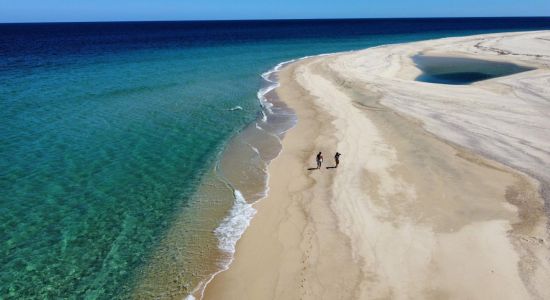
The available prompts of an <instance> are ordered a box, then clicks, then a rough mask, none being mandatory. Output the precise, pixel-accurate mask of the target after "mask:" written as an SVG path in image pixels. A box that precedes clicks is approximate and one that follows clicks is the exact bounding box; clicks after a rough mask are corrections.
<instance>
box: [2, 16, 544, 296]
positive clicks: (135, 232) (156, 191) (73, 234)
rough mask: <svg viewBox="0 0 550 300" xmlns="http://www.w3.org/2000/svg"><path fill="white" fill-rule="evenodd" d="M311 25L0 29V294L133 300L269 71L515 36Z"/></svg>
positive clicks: (254, 103)
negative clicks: (385, 50)
mask: <svg viewBox="0 0 550 300" xmlns="http://www.w3.org/2000/svg"><path fill="white" fill-rule="evenodd" d="M317 22H321V24H319V23H315V22H311V23H307V22H305V23H303V22H302V23H296V24H294V23H290V24H286V23H277V22H275V23H269V22H267V23H264V24H259V23H242V22H241V23H238V26H237V25H231V24H229V25H228V24H226V23H223V24H218V23H215V24H214V25H212V24H210V25H208V26H206V25H204V26H203V25H201V24H200V23H198V24H199V25H197V24H196V23H189V24H190V25H189V24H187V25H185V24H184V25H178V24H173V23H154V24H152V25H147V24H145V23H128V24H126V23H123V24H118V25H117V24H116V23H113V24H107V25H105V24H104V25H101V24H96V25H94V24H83V25H74V24H55V25H41V24H38V25H0V33H1V35H0V36H1V38H0V39H1V40H0V46H1V48H2V49H3V51H1V52H0V70H1V72H0V82H1V85H0V97H1V98H0V104H1V107H2V109H1V110H0V118H1V120H2V122H1V123H0V195H1V196H0V233H1V235H0V238H1V241H2V243H1V246H0V268H1V269H0V298H4V299H53V298H70V299H83V298H86V299H124V298H129V297H132V296H131V295H132V290H133V289H134V288H135V282H136V278H138V277H141V275H139V274H138V272H139V271H142V270H143V267H144V266H146V265H147V264H148V263H149V262H150V261H151V257H152V256H153V253H154V250H155V249H156V248H157V247H159V243H160V241H161V240H163V238H165V237H166V236H167V232H169V230H170V228H171V227H172V225H173V224H175V223H177V222H179V221H177V220H181V219H182V218H183V219H186V218H188V219H190V218H192V217H191V216H186V215H185V213H191V212H193V213H194V214H195V213H197V211H201V207H202V206H201V205H213V204H212V203H215V202H216V199H210V200H209V199H204V198H203V199H201V201H198V200H194V199H199V198H200V197H199V198H197V197H195V196H196V191H197V189H198V187H199V183H200V182H201V181H202V180H203V179H204V177H205V176H206V175H207V174H209V172H210V171H211V170H212V169H213V166H214V165H215V164H216V162H217V159H218V158H219V157H220V153H221V151H222V150H223V149H224V147H225V145H226V143H227V141H228V140H229V139H230V138H231V137H232V136H234V135H235V134H236V133H237V132H239V131H240V130H242V129H243V128H244V127H245V126H246V125H247V124H249V123H250V122H252V121H254V120H255V119H256V118H258V117H259V113H260V105H259V102H258V99H257V91H258V89H259V88H260V87H261V85H262V79H261V77H260V74H262V73H263V72H265V71H266V70H268V69H270V68H271V67H273V66H274V65H276V64H277V63H279V62H281V61H286V60H289V59H293V58H297V57H302V56H305V55H314V54H320V53H328V52H337V51H343V50H353V49H361V48H366V47H370V46H375V45H380V44H386V43H396V42H406V41H414V40H420V39H428V38H435V37H443V36H450V35H464V34H472V33H480V32H487V31H503V30H510V29H514V26H513V24H512V25H510V26H511V28H508V27H506V28H502V25H500V24H501V23H502V22H498V21H495V22H494V24H493V25H494V26H493V27H491V26H489V27H487V26H488V25H487V22H479V23H476V24H477V26H478V27H476V24H472V22H470V21H463V22H462V23H460V22H459V21H457V20H450V21H448V22H447V23H445V22H443V21H441V22H442V23H441V24H443V25H441V24H440V25H438V26H439V27H438V26H435V25H433V24H434V23H433V20H432V21H429V22H428V21H425V22H424V23H423V22H421V21H403V20H402V21H394V22H388V21H385V22H386V23H384V24H382V25H383V26H382V25H381V24H379V23H372V24H371V23H369V22H367V21H339V22H340V23H338V22H336V23H330V22H328V21H317ZM323 22H324V23H323ZM327 22H328V24H325V23H327ZM346 22H347V23H346ZM361 22H363V23H361ZM407 22H408V23H407ZM411 22H412V23H411ZM426 22H427V23H426ZM438 22H439V21H438ZM522 22H523V23H521V24H522V25H521V26H524V27H521V26H519V25H518V27H517V28H515V29H525V28H541V27H544V26H547V27H550V26H549V25H548V21H547V20H546V19H543V20H542V21H540V20H539V21H536V22H535V21H533V22H531V23H529V22H527V21H522ZM525 22H527V23H525ZM541 22H542V23H541ZM474 23H475V22H474ZM524 23H525V24H527V25H525V24H524ZM532 23H533V24H532ZM155 24H156V25H155ZM285 24H286V25H285ZM457 24H458V25H457ZM283 25H284V26H283ZM64 26H65V27H64ZM231 26H233V27H231ZM415 26H416V27H415ZM525 26H527V27H525ZM228 27H229V28H228ZM321 27H322V28H321ZM412 27H414V28H418V30H411V28H412ZM320 28H321V29H320ZM327 28H328V29H327ZM457 28H459V29H460V28H461V29H460V30H459V29H457ZM236 106H240V107H242V110H241V109H232V108H235V107H236ZM230 198H231V199H233V198H232V195H230ZM199 202H200V203H199ZM229 204H231V203H229ZM225 205H226V206H228V203H226V204H225ZM229 206H230V205H229ZM182 213H183V215H182ZM215 221H216V222H217V221H218V220H215ZM219 221H221V219H220V220H219ZM197 224H199V223H197ZM189 231H194V232H195V233H197V235H199V234H200V228H189ZM182 243H184V244H185V241H183V242H182ZM184 254H185V253H184ZM157 296H158V295H157ZM157 296H155V295H150V298H155V297H157ZM146 298H147V297H146Z"/></svg>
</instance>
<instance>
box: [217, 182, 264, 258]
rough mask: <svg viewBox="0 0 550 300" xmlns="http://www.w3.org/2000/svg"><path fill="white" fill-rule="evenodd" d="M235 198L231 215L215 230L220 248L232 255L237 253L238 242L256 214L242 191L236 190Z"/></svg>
mask: <svg viewBox="0 0 550 300" xmlns="http://www.w3.org/2000/svg"><path fill="white" fill-rule="evenodd" d="M234 196H235V203H234V204H233V207H232V208H231V210H230V211H229V214H228V215H227V216H226V217H225V218H224V219H223V220H222V222H221V224H220V226H218V228H216V229H215V230H214V233H215V234H216V236H217V237H218V240H219V242H218V246H219V248H220V249H221V250H222V251H224V252H226V253H230V254H233V253H235V245H236V244H237V241H238V240H239V238H240V237H241V235H242V234H243V233H244V231H245V230H246V228H247V227H248V225H249V224H250V220H252V217H254V215H255V214H256V209H254V208H253V207H252V205H251V204H248V203H247V202H246V200H245V199H244V197H243V195H242V194H241V192H240V191H238V190H235V191H234Z"/></svg>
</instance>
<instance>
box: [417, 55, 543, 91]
mask: <svg viewBox="0 0 550 300" xmlns="http://www.w3.org/2000/svg"><path fill="white" fill-rule="evenodd" d="M413 60H414V62H415V64H416V66H417V67H418V68H419V69H420V70H422V72H423V73H422V74H421V75H420V76H418V77H417V78H416V81H423V82H429V83H441V84H455V85H461V84H470V83H474V82H477V81H482V80H487V79H491V78H496V77H502V76H508V75H512V74H516V73H520V72H525V71H530V70H533V69H532V68H528V67H523V66H519V65H516V64H512V63H505V62H494V61H487V60H480V59H471V58H457V57H440V56H423V55H417V56H415V57H413Z"/></svg>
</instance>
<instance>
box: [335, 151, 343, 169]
mask: <svg viewBox="0 0 550 300" xmlns="http://www.w3.org/2000/svg"><path fill="white" fill-rule="evenodd" d="M340 155H342V154H340V153H338V152H336V154H334V162H335V163H336V166H334V167H335V168H338V165H339V164H340Z"/></svg>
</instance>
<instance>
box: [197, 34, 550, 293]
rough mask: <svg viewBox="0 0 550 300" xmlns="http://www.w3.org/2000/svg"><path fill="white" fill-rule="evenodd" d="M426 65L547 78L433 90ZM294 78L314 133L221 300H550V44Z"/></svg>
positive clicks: (360, 57) (400, 48) (289, 159)
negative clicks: (510, 69) (486, 64)
mask: <svg viewBox="0 0 550 300" xmlns="http://www.w3.org/2000/svg"><path fill="white" fill-rule="evenodd" d="M419 53H422V54H424V55H440V56H453V57H468V58H476V59H486V60H495V61H507V62H515V63H518V64H522V65H524V66H528V67H532V68H536V70H534V71H529V72H523V73H518V74H514V75H511V76H506V77H500V78H495V79H490V80H486V81H481V82H477V83H474V84H472V85H459V86H450V85H437V84H429V83H423V82H417V81H414V78H416V77H417V76H418V75H419V74H420V70H418V69H417V68H416V67H415V66H414V63H413V61H412V57H413V56H414V55H417V54H419ZM279 80H280V83H281V86H280V87H279V88H278V89H277V93H278V95H279V97H280V99H281V100H283V101H285V102H286V103H287V105H288V106H289V107H290V108H292V109H293V110H294V111H295V112H296V114H297V116H298V120H299V121H298V124H297V126H296V127H295V128H293V129H292V130H290V131H289V132H288V133H287V135H286V137H285V138H284V140H283V151H282V153H281V154H280V156H279V157H278V158H276V159H275V160H274V161H273V162H272V164H271V165H270V166H269V174H270V179H269V186H270V192H269V195H268V197H267V198H266V199H264V200H262V201H261V202H259V203H258V204H256V205H255V208H256V209H257V210H258V212H257V215H256V216H255V218H254V219H253V220H252V222H251V225H250V227H249V228H248V229H247V231H246V232H245V234H244V235H243V237H242V238H241V240H240V241H239V242H238V244H237V249H236V255H235V259H234V261H233V263H232V265H231V267H230V269H229V270H227V271H225V272H223V273H221V274H219V275H218V276H216V277H215V278H214V280H213V281H212V282H211V283H210V284H209V286H208V287H207V289H206V292H205V295H204V296H205V297H204V298H205V299H334V298H336V299H450V298H452V299H548V298H550V286H549V285H548V284H547V283H548V282H550V250H549V239H548V231H547V224H548V217H547V214H546V213H545V210H544V196H546V194H545V193H546V191H547V190H546V189H547V186H548V182H549V181H550V178H549V177H550V174H549V172H548V171H547V169H548V166H550V153H549V151H548V149H550V147H549V145H548V143H549V142H550V121H549V118H548V115H550V101H549V99H548V95H550V84H549V83H550V32H532V33H507V34H495V35H479V36H472V37H465V38H449V39H440V40H433V41H425V42H418V43H410V44H401V45H390V46H384V47H376V48H371V49H367V50H363V51H357V52H349V53H342V54H335V55H330V56H323V57H314V58H309V59H305V60H302V61H299V62H297V63H293V64H291V65H289V66H287V67H285V68H284V69H283V70H282V71H281V73H280V76H279ZM318 151H322V152H323V153H324V156H325V163H324V165H323V168H322V169H321V170H308V168H312V167H314V163H315V162H314V157H315V154H316V153H317V152H318ZM336 151H338V152H340V153H342V157H341V164H340V166H339V168H337V169H326V167H327V166H332V156H333V155H334V153H335V152H336ZM546 200H547V201H548V199H546Z"/></svg>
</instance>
